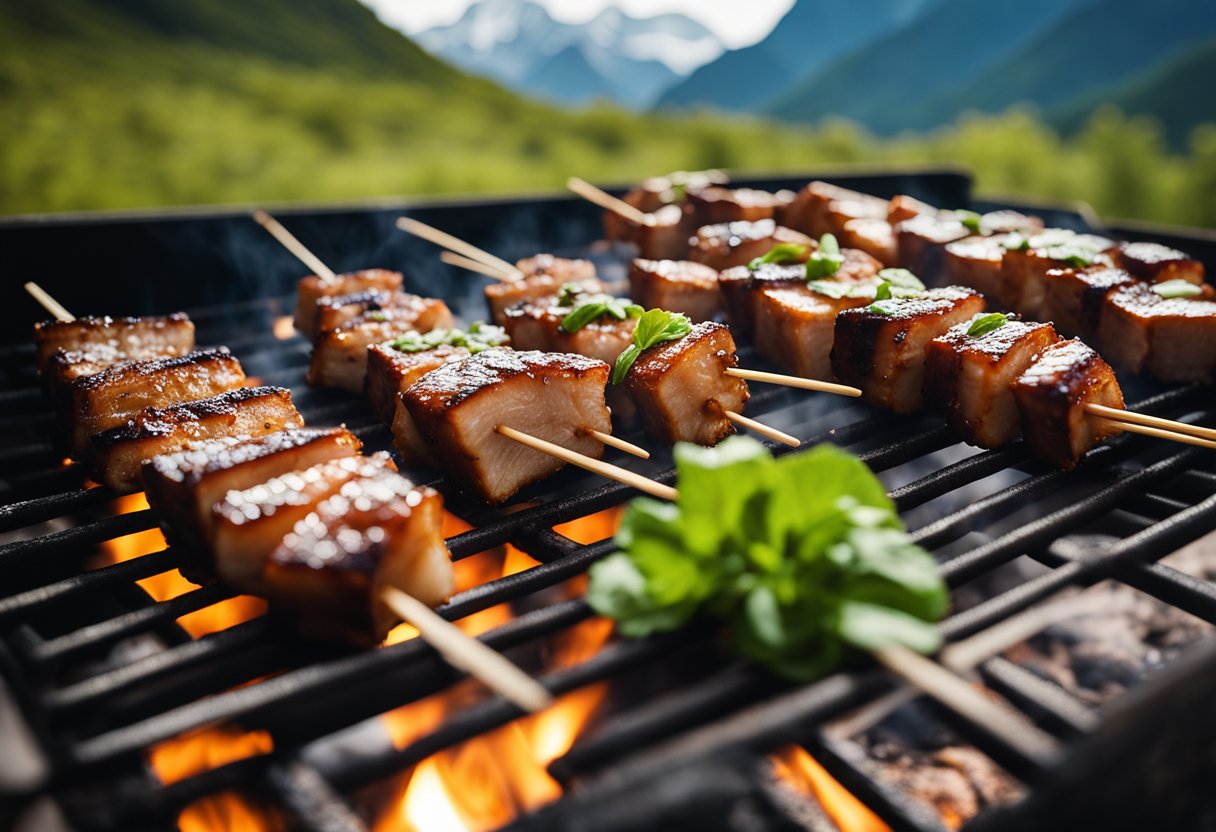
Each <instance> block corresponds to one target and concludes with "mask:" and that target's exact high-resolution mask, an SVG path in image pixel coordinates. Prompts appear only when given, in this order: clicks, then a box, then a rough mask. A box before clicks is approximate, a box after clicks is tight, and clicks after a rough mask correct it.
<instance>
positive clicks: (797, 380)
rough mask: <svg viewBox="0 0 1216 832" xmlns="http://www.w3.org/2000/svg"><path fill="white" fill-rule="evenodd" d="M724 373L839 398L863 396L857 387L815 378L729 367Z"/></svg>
mask: <svg viewBox="0 0 1216 832" xmlns="http://www.w3.org/2000/svg"><path fill="white" fill-rule="evenodd" d="M723 372H724V373H726V374H727V375H728V376H734V377H735V378H742V379H747V380H748V381H762V382H766V383H768V384H780V385H783V386H785V387H797V388H799V389H800V390H815V391H817V392H820V393H832V394H835V395H837V396H852V397H854V398H856V397H858V396H860V395H861V391H860V390H858V389H857V388H856V387H849V386H848V385H847V384H835V383H833V382H830V381H819V380H818V379H813V378H801V377H799V376H787V375H784V374H782V373H766V372H763V371H761V370H745V369H743V368H742V367H728V368H727V369H725V370H723Z"/></svg>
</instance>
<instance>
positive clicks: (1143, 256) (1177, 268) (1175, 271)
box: [1111, 243, 1203, 285]
mask: <svg viewBox="0 0 1216 832" xmlns="http://www.w3.org/2000/svg"><path fill="white" fill-rule="evenodd" d="M1111 254H1112V257H1113V259H1114V261H1115V265H1117V266H1119V267H1120V268H1122V269H1124V270H1125V271H1127V272H1128V273H1129V274H1131V275H1132V276H1133V277H1136V278H1138V279H1140V280H1145V281H1148V282H1149V283H1163V282H1165V281H1166V280H1185V281H1186V282H1187V283H1194V284H1196V285H1202V284H1203V263H1200V262H1199V261H1198V260H1194V259H1192V258H1191V257H1189V256H1187V255H1186V254H1183V253H1182V252H1181V251H1178V250H1177V249H1173V248H1169V247H1168V246H1163V245H1161V244H1160V243H1120V244H1119V247H1118V248H1116V249H1115V250H1114V251H1113V252H1112V253H1111Z"/></svg>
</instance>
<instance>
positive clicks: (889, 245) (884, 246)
mask: <svg viewBox="0 0 1216 832" xmlns="http://www.w3.org/2000/svg"><path fill="white" fill-rule="evenodd" d="M840 245H842V246H845V247H848V248H855V249H860V250H861V251H864V252H865V253H866V254H868V255H870V256H871V257H873V258H874V259H876V260H878V261H879V262H880V263H882V264H883V265H884V266H895V265H898V264H899V254H898V251H897V248H896V244H895V230H894V229H893V228H891V223H889V222H887V221H886V220H885V219H883V218H880V217H860V218H858V219H854V220H849V221H848V222H846V223H845V224H844V226H843V227H842V228H841V229H840Z"/></svg>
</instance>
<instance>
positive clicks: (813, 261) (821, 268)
mask: <svg viewBox="0 0 1216 832" xmlns="http://www.w3.org/2000/svg"><path fill="white" fill-rule="evenodd" d="M843 265H844V255H843V254H841V253H840V243H838V242H836V236H835V235H834V234H824V235H823V236H822V237H820V238H819V248H817V249H815V250H814V251H813V252H811V256H810V258H809V259H808V260H807V261H806V279H807V280H822V279H823V278H825V277H831V276H832V275H834V274H836V272H838V271H840V267H841V266H843Z"/></svg>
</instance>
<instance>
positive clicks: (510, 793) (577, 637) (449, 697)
mask: <svg viewBox="0 0 1216 832" xmlns="http://www.w3.org/2000/svg"><path fill="white" fill-rule="evenodd" d="M619 516H620V513H619V511H617V510H616V509H612V510H610V511H606V512H599V513H598V514H595V515H591V516H590V517H586V518H582V519H581V520H576V521H574V522H572V523H566V524H563V525H562V526H559V527H557V528H556V529H555V530H556V531H558V532H559V533H561V534H565V535H566V536H568V537H570V538H571V539H573V540H576V541H579V542H592V541H596V540H601V539H603V538H605V537H608V536H609V535H611V534H612V533H613V532H614V531H615V529H616V524H617V521H618V519H619ZM493 554H494V553H482V554H480V555H477V556H476V557H473V558H469V559H467V560H465V561H461V562H460V563H458V564H457V586H458V587H460V588H466V587H470V586H475V585H478V584H480V583H483V582H485V581H488V580H493V579H494V578H497V577H499V576H500V575H509V574H514V573H515V572H518V571H520V570H522V569H526V568H529V567H531V566H533V565H535V563H536V562H535V561H534V560H532V558H530V557H529V556H528V555H527V554H525V553H524V552H521V551H519V550H518V549H515V548H514V547H512V546H506V547H504V549H503V550H502V551H501V554H500V555H498V558H499V560H498V561H497V563H498V564H501V565H500V566H499V568H498V569H497V570H495V569H494V568H493V565H494V564H495V560H494V557H493ZM466 563H467V564H469V566H467V567H465V566H464V564H466ZM580 586H581V582H580V581H577V580H574V581H569V582H567V583H566V585H565V591H566V593H567V594H574V593H576V592H578V591H580V589H579V588H580ZM487 613H493V616H494V617H493V619H491V618H489V617H486V618H480V617H481V616H485V615H486V614H487ZM510 617H511V612H510V609H509V607H508V606H507V605H505V604H504V605H500V606H498V607H493V608H491V609H489V610H485V611H484V612H482V613H478V614H477V615H476V616H470V617H469V619H466V621H467V622H469V623H465V622H462V626H465V627H466V628H467V629H466V632H482V631H483V629H484V628H485V627H486V626H498V625H499V624H501V623H505V622H506V621H507V620H509V619H510ZM398 629H400V628H398ZM611 635H612V622H610V621H608V620H607V619H602V618H596V619H590V620H588V621H584V622H582V623H581V624H579V625H578V626H576V627H572V628H571V629H570V630H568V631H567V632H566V633H564V634H563V636H562V637H561V638H559V639H558V640H557V643H556V644H555V645H554V650H553V654H554V655H553V660H552V662H551V665H550V667H551V669H552V668H556V667H564V666H569V665H573V664H577V663H580V662H583V661H586V660H587V659H588V658H590V657H591V656H593V655H595V653H596V652H598V651H599V650H600V648H601V647H603V645H604V644H605V642H607V641H608V639H609V638H610V637H611ZM475 693H476V688H475V687H474V686H472V685H461V686H457V687H456V688H454V689H452V690H450V691H448V692H446V693H444V694H442V695H438V696H435V697H431V698H430V699H426V700H423V701H421V702H418V703H415V704H413V705H410V706H407V707H405V708H400V709H398V710H396V711H393V712H391V713H389V714H385V715H384V721H385V724H386V726H387V727H388V729H389V732H390V734H391V736H392V738H393V742H394V744H395V745H396V746H397V747H399V748H400V747H402V746H404V745H408V744H409V743H410V742H412V741H413V740H415V739H417V738H419V737H421V736H423V735H425V734H427V733H429V732H430V731H431V730H433V729H434V728H435V727H437V726H438V725H439V724H440V723H442V721H443V718H444V716H445V715H446V714H447V713H449V712H450V711H451V710H453V709H455V708H458V707H460V705H461V704H463V703H464V702H467V701H468V700H469V699H470V698H471V697H472V696H473V695H475ZM607 694H608V685H607V683H602V684H597V685H591V686H589V687H586V688H582V689H580V690H576V691H572V692H570V693H568V694H566V695H565V696H562V697H560V698H559V699H558V700H557V701H556V702H555V703H554V704H553V706H552V707H550V708H548V709H546V710H545V711H543V712H541V713H539V714H535V715H533V716H529V717H524V718H522V719H519V720H516V721H515V722H513V723H511V724H509V725H505V726H503V727H502V728H499V729H497V730H495V731H492V732H490V733H488V734H483V735H482V736H480V737H477V738H476V739H473V740H469V741H468V742H465V743H463V744H461V745H459V746H456V747H454V748H451V749H449V750H447V751H443V752H440V753H439V754H435V755H434V756H432V757H428V758H427V759H426V760H423V761H422V762H421V763H419V764H418V765H417V766H415V767H414V769H413V770H412V771H410V772H409V773H407V774H406V775H405V776H404V777H403V778H402V782H401V783H400V784H399V786H398V791H397V795H396V796H395V797H394V798H393V799H392V800H391V801H390V802H389V804H388V806H387V809H386V810H385V811H384V812H383V813H382V814H381V815H380V817H379V818H378V820H377V822H376V824H375V826H374V830H375V832H439V831H440V830H441V831H442V832H482V830H490V829H496V828H498V827H500V826H502V825H504V824H506V823H509V822H510V821H511V820H512V819H513V818H515V817H517V816H518V815H520V814H521V813H525V812H530V811H533V810H535V809H537V808H539V807H541V806H543V805H544V804H546V803H549V802H551V801H553V800H556V799H557V798H559V797H560V796H561V793H562V790H561V786H560V785H559V784H558V783H557V782H556V781H555V780H553V779H552V778H551V777H550V776H549V774H548V772H547V771H546V767H547V766H548V765H549V763H551V762H553V760H555V759H557V758H558V757H560V756H561V755H562V754H565V753H566V752H567V751H568V750H569V749H570V747H571V746H572V745H573V744H574V741H575V739H576V738H577V737H578V736H579V734H580V733H582V731H583V729H584V728H585V726H586V725H587V723H588V722H589V721H590V720H591V718H592V717H593V716H594V714H595V712H596V710H597V709H598V708H599V706H600V705H601V704H602V703H603V701H604V699H605V697H606V696H607Z"/></svg>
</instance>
